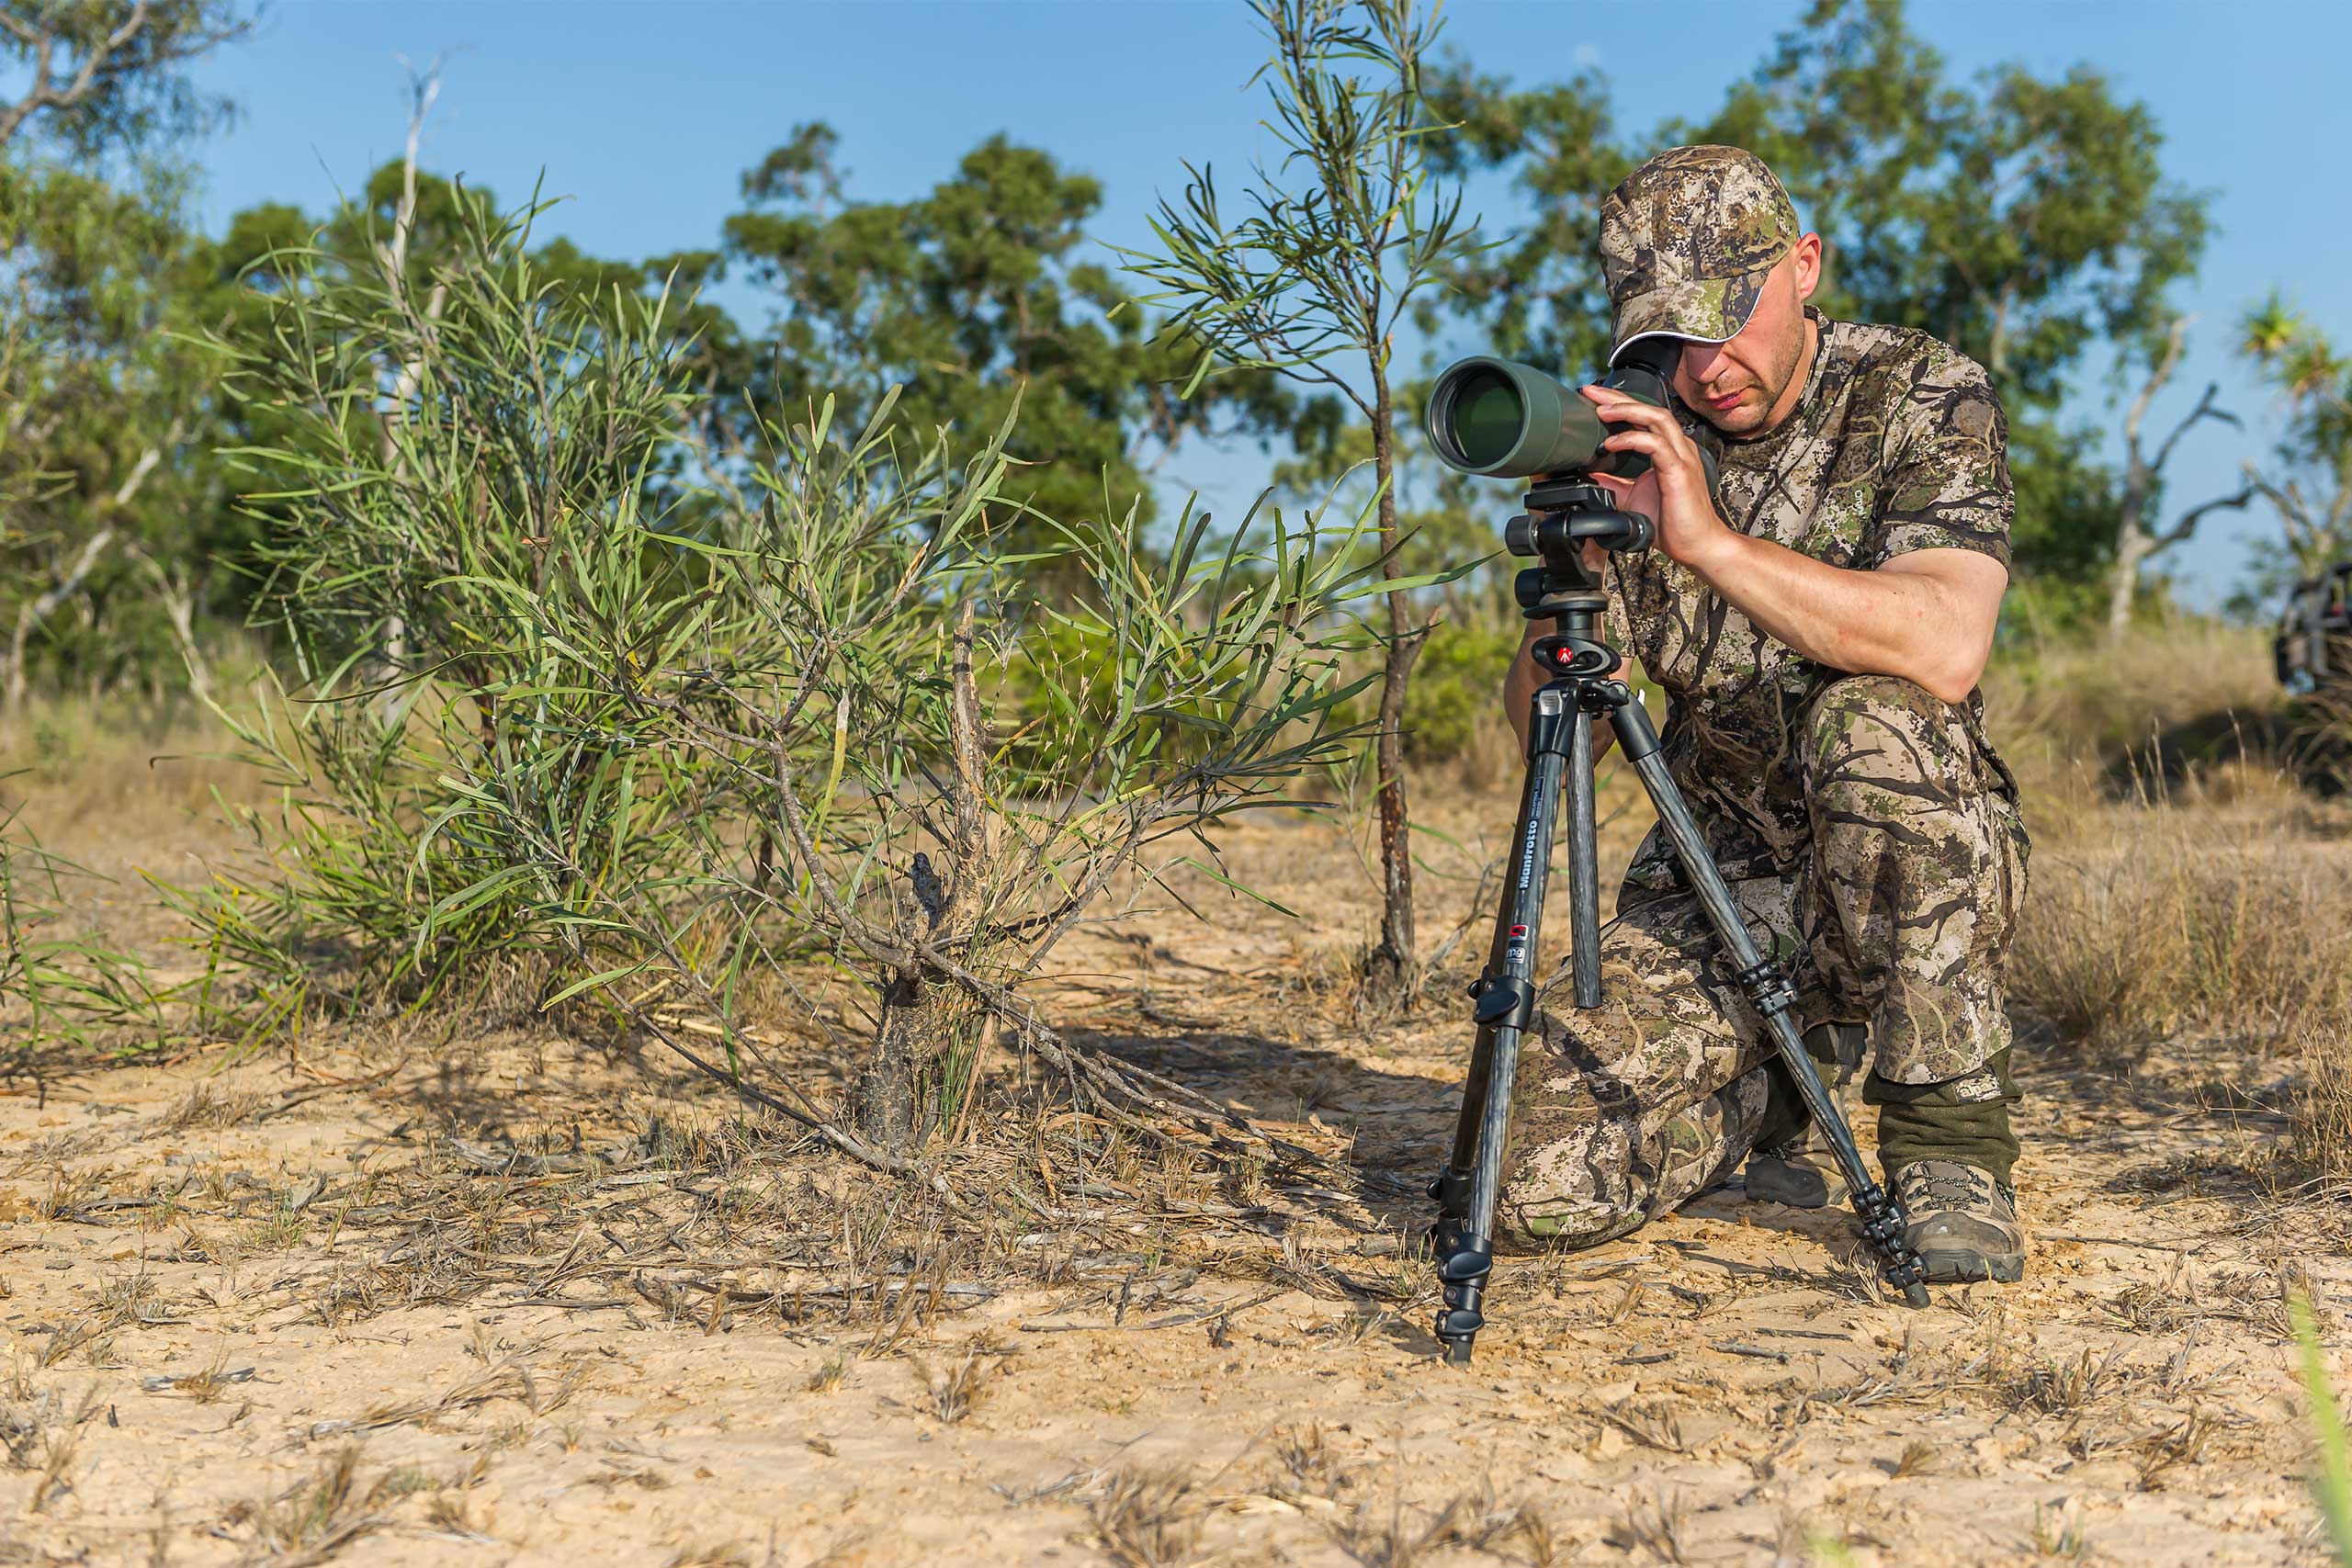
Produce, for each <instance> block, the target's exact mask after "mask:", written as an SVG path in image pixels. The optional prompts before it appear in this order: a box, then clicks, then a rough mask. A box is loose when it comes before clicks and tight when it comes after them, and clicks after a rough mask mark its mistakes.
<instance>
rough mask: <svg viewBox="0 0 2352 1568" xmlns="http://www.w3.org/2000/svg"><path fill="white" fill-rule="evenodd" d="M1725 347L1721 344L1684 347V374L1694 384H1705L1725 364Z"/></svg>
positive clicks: (1687, 344) (1691, 344) (1699, 344)
mask: <svg viewBox="0 0 2352 1568" xmlns="http://www.w3.org/2000/svg"><path fill="white" fill-rule="evenodd" d="M1723 355H1724V345H1723V344H1719V343H1686V344H1683V345H1682V374H1683V375H1685V376H1687V377H1689V378H1691V380H1692V381H1694V382H1704V381H1705V380H1706V379H1707V378H1709V377H1711V376H1713V374H1714V373H1715V367H1717V366H1718V365H1720V364H1721V363H1723Z"/></svg>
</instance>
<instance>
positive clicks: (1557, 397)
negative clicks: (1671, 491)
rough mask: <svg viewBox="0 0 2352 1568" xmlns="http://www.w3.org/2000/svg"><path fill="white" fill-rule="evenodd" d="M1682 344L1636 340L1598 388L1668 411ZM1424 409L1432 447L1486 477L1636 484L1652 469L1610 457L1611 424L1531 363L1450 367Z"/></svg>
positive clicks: (1484, 360)
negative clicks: (1606, 445)
mask: <svg viewBox="0 0 2352 1568" xmlns="http://www.w3.org/2000/svg"><path fill="white" fill-rule="evenodd" d="M1681 352H1682V347H1681V340H1680V339H1679V338H1669V337H1651V338H1636V339H1634V341H1633V342H1632V343H1630V344H1626V345H1625V347H1624V349H1623V351H1622V352H1621V353H1620V354H1619V355H1618V356H1617V362H1616V363H1615V364H1614V365H1612V366H1611V367H1610V369H1609V372H1608V374H1607V375H1604V376H1602V377H1601V378H1600V382H1599V384H1600V386H1603V387H1608V388H1611V389H1615V390H1617V391H1621V392H1623V393H1624V394H1625V395H1626V396H1628V397H1632V398H1638V399H1640V400H1642V401H1643V402H1645V403H1655V404H1656V405H1657V406H1658V407H1659V408H1665V407H1667V406H1668V404H1669V402H1670V401H1671V400H1672V398H1673V393H1672V392H1671V391H1670V390H1669V389H1668V379H1669V378H1671V377H1672V376H1673V374H1674V363H1675V358H1676V356H1677V355H1679V354H1680V353H1681ZM1424 412H1425V414H1426V418H1427V421H1428V424H1429V434H1430V445H1431V446H1434V447H1436V448H1437V455H1438V457H1440V458H1442V460H1443V461H1444V462H1445V463H1446V464H1447V465H1448V466H1449V467H1451V468H1459V469H1461V470H1462V471H1463V472H1464V473H1465V474H1479V475H1482V476H1484V477H1486V478H1488V479H1528V478H1532V476H1534V475H1537V474H1560V473H1568V472H1584V473H1593V474H1611V475H1614V476H1615V477H1617V478H1619V479H1639V478H1641V477H1642V476H1643V475H1644V474H1645V473H1647V472H1649V467H1650V460H1649V458H1648V457H1645V455H1643V454H1642V453H1639V452H1604V451H1602V450H1601V449H1600V444H1601V443H1602V442H1604V441H1606V440H1608V439H1609V436H1610V434H1611V428H1612V427H1611V425H1610V424H1609V423H1607V422H1605V421H1604V420H1602V419H1601V417H1600V415H1599V414H1598V413H1596V412H1593V407H1592V404H1590V403H1589V402H1588V401H1586V400H1585V399H1584V397H1583V395H1582V394H1581V393H1579V392H1578V391H1577V389H1576V388H1574V387H1571V386H1569V385H1567V384H1566V382H1564V381H1561V380H1559V379H1557V378H1555V377H1552V376H1549V375H1547V374H1545V373H1544V371H1541V370H1538V369H1536V368H1535V367H1533V366H1532V365H1521V364H1519V363H1517V362H1516V361H1513V360H1509V359H1497V358H1494V357H1492V356H1491V355H1473V356H1472V357H1471V358H1468V359H1463V360H1457V361H1455V362H1454V363H1453V364H1452V365H1450V366H1448V367H1446V368H1445V371H1444V373H1443V374H1442V375H1441V376H1439V377H1438V378H1437V384H1436V385H1435V386H1434V387H1432V388H1431V389H1430V400H1429V407H1428V408H1427V410H1426V411H1424Z"/></svg>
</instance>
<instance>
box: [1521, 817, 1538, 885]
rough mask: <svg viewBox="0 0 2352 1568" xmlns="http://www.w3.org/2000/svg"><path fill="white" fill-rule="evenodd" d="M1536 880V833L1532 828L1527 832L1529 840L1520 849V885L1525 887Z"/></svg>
mask: <svg viewBox="0 0 2352 1568" xmlns="http://www.w3.org/2000/svg"><path fill="white" fill-rule="evenodd" d="M1534 880H1535V833H1534V830H1533V829H1532V828H1531V829H1529V831H1528V834H1527V842H1526V843H1524V844H1522V845H1521V846H1520V851H1519V885H1520V886H1521V888H1524V887H1526V886H1528V885H1529V884H1530V883H1532V882H1533V881H1534Z"/></svg>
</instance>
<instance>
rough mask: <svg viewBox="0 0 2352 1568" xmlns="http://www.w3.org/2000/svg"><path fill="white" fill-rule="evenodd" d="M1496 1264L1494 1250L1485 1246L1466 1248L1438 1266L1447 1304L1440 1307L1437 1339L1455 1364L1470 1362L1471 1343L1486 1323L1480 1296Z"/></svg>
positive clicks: (1436, 1326)
mask: <svg viewBox="0 0 2352 1568" xmlns="http://www.w3.org/2000/svg"><path fill="white" fill-rule="evenodd" d="M1494 1267H1495V1255H1494V1253H1493V1252H1492V1251H1491V1250H1489V1249H1488V1248H1487V1247H1464V1248H1463V1249H1462V1250H1461V1251H1459V1252H1456V1253H1453V1254H1452V1255H1450V1256H1449V1257H1447V1258H1445V1259H1444V1260H1443V1261H1442V1262H1441V1263H1440V1264H1439V1265H1438V1267H1437V1277H1438V1280H1439V1281H1440V1282H1441V1284H1442V1287H1443V1292H1444V1303H1445V1304H1444V1305H1442V1306H1441V1307H1440V1308H1438V1314H1437V1324H1436V1325H1435V1332H1436V1335H1437V1338H1438V1342H1439V1343H1440V1344H1442V1345H1443V1346H1444V1347H1445V1359H1447V1360H1449V1361H1451V1362H1453V1364H1454V1365H1455V1366H1463V1365H1466V1364H1467V1363H1468V1361H1469V1359H1470V1342H1471V1341H1472V1340H1473V1339H1475V1338H1476V1337H1477V1334H1478V1330H1480V1329H1481V1328H1484V1327H1485V1326H1486V1325H1487V1319H1486V1315H1485V1314H1482V1313H1481V1312H1479V1310H1478V1298H1479V1296H1480V1294H1481V1293H1482V1292H1484V1290H1485V1289H1486V1284H1487V1275H1488V1274H1490V1273H1492V1272H1493V1271H1494Z"/></svg>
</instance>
